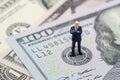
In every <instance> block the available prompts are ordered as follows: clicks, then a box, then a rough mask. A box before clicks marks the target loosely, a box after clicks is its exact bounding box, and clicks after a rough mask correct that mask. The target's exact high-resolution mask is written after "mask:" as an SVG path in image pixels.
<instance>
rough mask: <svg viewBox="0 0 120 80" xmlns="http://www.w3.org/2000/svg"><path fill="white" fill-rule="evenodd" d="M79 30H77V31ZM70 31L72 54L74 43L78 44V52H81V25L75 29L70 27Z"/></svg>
mask: <svg viewBox="0 0 120 80" xmlns="http://www.w3.org/2000/svg"><path fill="white" fill-rule="evenodd" d="M78 31H79V32H78ZM70 33H71V34H72V55H75V53H74V52H75V43H76V42H77V44H78V52H79V54H82V53H81V34H82V27H81V26H79V27H78V28H77V29H75V27H74V26H72V27H71V29H70Z"/></svg>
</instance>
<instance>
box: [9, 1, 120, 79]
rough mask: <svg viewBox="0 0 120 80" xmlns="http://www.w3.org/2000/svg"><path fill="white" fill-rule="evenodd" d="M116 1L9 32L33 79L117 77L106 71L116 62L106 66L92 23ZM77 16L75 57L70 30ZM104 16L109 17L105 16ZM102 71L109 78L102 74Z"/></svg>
mask: <svg viewBox="0 0 120 80" xmlns="http://www.w3.org/2000/svg"><path fill="white" fill-rule="evenodd" d="M119 5H120V1H117V0H116V1H113V2H110V3H108V4H107V3H106V4H105V5H103V6H101V7H99V8H95V9H94V10H90V11H88V12H86V13H84V14H75V15H72V16H70V17H67V18H66V19H59V20H58V21H54V22H51V23H48V24H45V25H42V26H41V27H39V28H36V29H34V30H31V31H27V32H25V33H22V34H18V35H16V36H11V37H9V38H8V39H7V40H8V42H9V44H10V46H11V47H12V48H13V49H14V51H15V52H16V53H17V54H18V56H19V57H20V59H21V60H22V61H23V63H24V64H25V66H26V67H27V68H28V69H29V70H30V72H31V74H32V75H33V76H34V78H35V79H36V80H40V79H41V80H109V79H111V80H116V79H117V78H116V77H117V76H116V77H111V76H110V75H112V74H109V73H108V72H109V71H110V72H113V73H115V72H116V70H117V69H116V70H114V69H113V68H116V67H117V68H118V65H117V66H116V65H115V67H113V66H108V65H107V64H106V63H105V62H104V61H103V60H101V56H100V52H99V51H98V49H97V48H96V45H97V44H96V37H97V36H98V35H96V33H95V29H94V25H95V24H96V23H95V19H96V18H97V17H98V16H99V14H100V13H102V12H104V11H107V10H109V9H112V10H113V11H114V7H118V10H119ZM115 11H116V9H115ZM111 15H112V13H111ZM115 15H117V14H113V16H112V17H113V18H114V17H115V18H116V16H115ZM102 16H103V15H102ZM108 17H109V16H108ZM100 19H101V18H100ZM76 20H78V21H79V22H80V25H81V26H83V27H82V28H83V33H82V52H83V55H82V56H80V55H78V54H76V56H75V57H70V53H71V35H70V33H69V30H70V27H71V26H73V24H74V21H76ZM104 20H105V21H106V20H107V21H108V20H109V19H108V18H107V17H105V18H104ZM101 26H102V25H101ZM103 30H104V28H103ZM98 33H99V32H98ZM106 35H107V34H106ZM76 50H77V49H76ZM113 56H114V55H113ZM110 58H111V57H108V59H110ZM116 58H117V57H116ZM103 67H104V68H103ZM112 67H113V68H112ZM111 69H112V70H111ZM113 70H114V71H113ZM107 73H108V75H107ZM105 75H107V77H108V78H105V77H106V76H105ZM110 77H111V78H110Z"/></svg>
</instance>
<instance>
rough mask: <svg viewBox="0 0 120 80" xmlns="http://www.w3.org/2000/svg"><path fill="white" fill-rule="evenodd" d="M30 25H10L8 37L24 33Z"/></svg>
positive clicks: (7, 32)
mask: <svg viewBox="0 0 120 80" xmlns="http://www.w3.org/2000/svg"><path fill="white" fill-rule="evenodd" d="M29 27H30V25H29V24H27V23H14V24H12V25H10V26H9V27H8V29H7V31H6V34H7V35H8V36H11V35H14V34H18V33H21V32H24V31H25V30H26V29H27V28H29Z"/></svg>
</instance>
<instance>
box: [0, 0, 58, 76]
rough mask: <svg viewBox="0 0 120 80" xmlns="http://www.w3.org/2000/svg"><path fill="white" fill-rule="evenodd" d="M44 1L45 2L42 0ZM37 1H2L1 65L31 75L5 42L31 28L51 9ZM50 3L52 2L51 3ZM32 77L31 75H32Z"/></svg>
mask: <svg viewBox="0 0 120 80" xmlns="http://www.w3.org/2000/svg"><path fill="white" fill-rule="evenodd" d="M42 1H44V0H42ZM42 1H41V2H40V1H39V3H38V1H37V0H0V26H1V27H0V63H2V64H5V65H7V66H9V67H11V68H13V69H16V70H18V71H20V72H23V73H24V74H27V75H30V74H29V72H28V71H27V70H26V68H25V66H24V65H23V64H22V62H21V61H20V59H19V58H18V57H17V55H16V54H15V52H14V51H13V50H12V49H11V48H10V47H9V46H8V44H7V43H6V41H5V38H6V37H7V36H11V35H15V34H18V33H21V32H24V31H25V30H27V29H28V28H30V27H31V24H33V23H34V22H36V21H37V20H38V19H39V18H40V17H41V16H42V15H43V14H44V13H45V12H46V11H47V10H48V9H50V8H51V7H52V6H53V5H54V4H55V3H56V0H54V1H55V2H54V3H53V1H52V3H53V4H52V3H51V6H49V8H46V6H47V4H46V5H45V4H43V2H42ZM49 2H50V1H49ZM30 76H31V75H30Z"/></svg>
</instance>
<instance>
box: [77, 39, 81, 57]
mask: <svg viewBox="0 0 120 80" xmlns="http://www.w3.org/2000/svg"><path fill="white" fill-rule="evenodd" d="M77 43H78V52H79V54H80V55H82V52H81V41H77Z"/></svg>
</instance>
